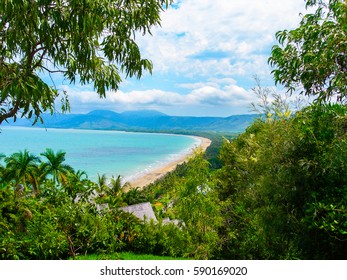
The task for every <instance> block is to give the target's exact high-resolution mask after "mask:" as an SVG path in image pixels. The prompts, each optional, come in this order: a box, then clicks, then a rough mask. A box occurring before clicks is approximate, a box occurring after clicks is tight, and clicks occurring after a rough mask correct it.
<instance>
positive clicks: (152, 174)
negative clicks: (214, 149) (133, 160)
mask: <svg viewBox="0 0 347 280" xmlns="http://www.w3.org/2000/svg"><path fill="white" fill-rule="evenodd" d="M191 137H193V138H195V139H198V140H199V141H200V143H199V144H197V145H196V146H195V147H194V148H191V150H190V151H189V152H188V153H186V154H184V155H182V156H180V157H179V158H177V159H175V160H173V161H170V162H168V163H167V164H165V165H164V166H160V167H155V168H153V169H152V170H149V171H148V172H146V173H144V174H142V175H140V176H139V177H137V178H134V179H130V180H128V181H127V182H128V183H129V184H130V186H129V187H127V188H125V191H129V190H131V189H134V188H140V189H143V188H144V187H146V186H148V185H149V184H151V183H153V182H155V181H156V180H158V179H160V178H162V177H164V176H165V175H166V174H167V173H169V172H171V171H173V170H175V169H176V167H177V165H179V164H182V163H184V162H186V161H188V159H189V158H190V157H191V156H192V155H193V153H194V150H196V149H198V148H200V149H202V151H203V152H205V151H206V149H207V148H208V147H209V146H210V145H211V142H212V141H211V140H210V139H208V138H204V137H200V136H191Z"/></svg>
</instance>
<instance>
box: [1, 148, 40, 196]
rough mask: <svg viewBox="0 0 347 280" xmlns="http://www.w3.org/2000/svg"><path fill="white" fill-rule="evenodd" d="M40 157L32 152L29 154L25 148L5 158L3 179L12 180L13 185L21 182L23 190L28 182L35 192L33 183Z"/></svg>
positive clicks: (16, 185)
mask: <svg viewBox="0 0 347 280" xmlns="http://www.w3.org/2000/svg"><path fill="white" fill-rule="evenodd" d="M39 162H40V159H39V158H38V157H37V156H34V155H33V154H30V153H29V152H28V151H27V150H24V151H20V152H17V153H14V154H12V155H11V156H9V157H6V158H5V163H6V167H5V170H4V172H3V173H4V180H5V181H12V180H13V181H14V184H15V187H16V188H17V187H18V185H19V184H23V187H24V190H25V189H26V188H27V187H28V185H29V184H31V185H32V187H33V188H34V189H33V191H34V192H35V193H37V191H38V190H37V189H36V186H37V184H36V183H35V180H36V179H35V176H36V171H37V169H38V166H37V164H38V163H39Z"/></svg>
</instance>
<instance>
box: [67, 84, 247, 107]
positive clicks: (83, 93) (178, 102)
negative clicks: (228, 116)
mask: <svg viewBox="0 0 347 280" xmlns="http://www.w3.org/2000/svg"><path fill="white" fill-rule="evenodd" d="M182 87H185V88H188V89H190V91H189V93H188V94H185V95H183V94H179V93H177V92H172V91H164V90H159V89H151V90H142V91H140V90H134V91H130V92H123V91H118V92H114V91H109V92H107V94H106V99H100V98H99V97H98V95H97V94H96V93H95V92H93V91H90V90H83V89H81V88H69V87H68V86H64V87H63V88H62V89H64V90H66V91H67V92H68V93H69V95H70V100H71V103H72V105H73V106H74V107H75V109H76V107H77V104H79V108H80V110H81V111H84V110H83V109H84V108H88V110H92V109H93V108H94V109H96V108H105V109H111V110H115V111H124V110H133V109H143V108H147V109H157V110H161V111H163V112H165V110H166V109H167V108H169V107H171V108H172V107H176V108H177V107H180V108H181V109H182V108H187V110H188V108H192V107H195V108H200V107H201V106H202V107H206V106H207V107H209V108H210V109H211V110H214V109H215V108H216V107H218V106H244V107H247V106H249V105H250V103H251V102H252V101H253V99H254V95H253V94H252V93H251V92H249V91H247V90H245V89H244V88H242V87H240V86H238V85H236V84H235V81H234V80H233V79H220V80H217V79H214V80H212V81H208V82H206V83H196V84H183V85H182ZM188 112H189V110H188ZM218 113H220V112H218Z"/></svg>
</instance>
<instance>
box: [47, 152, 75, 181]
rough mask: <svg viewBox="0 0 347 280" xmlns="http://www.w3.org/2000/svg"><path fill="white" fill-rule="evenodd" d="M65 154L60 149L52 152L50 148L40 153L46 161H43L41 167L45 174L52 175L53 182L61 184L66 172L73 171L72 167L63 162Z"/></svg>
mask: <svg viewBox="0 0 347 280" xmlns="http://www.w3.org/2000/svg"><path fill="white" fill-rule="evenodd" d="M65 154H66V153H65V152H63V151H60V150H59V151H58V152H57V153H54V151H53V150H52V149H50V148H47V149H46V151H45V152H43V153H41V156H43V157H45V158H46V159H47V162H43V163H42V166H41V167H42V169H43V170H44V172H45V174H46V175H52V176H53V182H54V183H56V184H59V183H60V184H62V183H63V182H64V181H65V180H66V176H67V174H68V173H69V172H73V168H72V167H71V166H70V165H68V164H64V163H63V162H64V161H65Z"/></svg>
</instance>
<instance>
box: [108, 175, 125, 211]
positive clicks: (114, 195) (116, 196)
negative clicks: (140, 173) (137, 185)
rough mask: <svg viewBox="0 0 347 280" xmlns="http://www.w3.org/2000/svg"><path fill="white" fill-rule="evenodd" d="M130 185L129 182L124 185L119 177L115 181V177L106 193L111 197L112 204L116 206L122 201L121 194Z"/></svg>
mask: <svg viewBox="0 0 347 280" xmlns="http://www.w3.org/2000/svg"><path fill="white" fill-rule="evenodd" d="M129 185H130V183H129V182H126V183H124V184H122V177H121V176H120V175H118V177H117V178H116V179H115V178H114V177H113V176H112V178H111V181H110V183H109V185H108V189H106V193H107V195H108V196H109V200H110V203H111V204H113V205H115V204H117V203H118V202H120V201H121V197H120V193H121V191H122V189H123V188H124V187H128V186H129Z"/></svg>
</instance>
